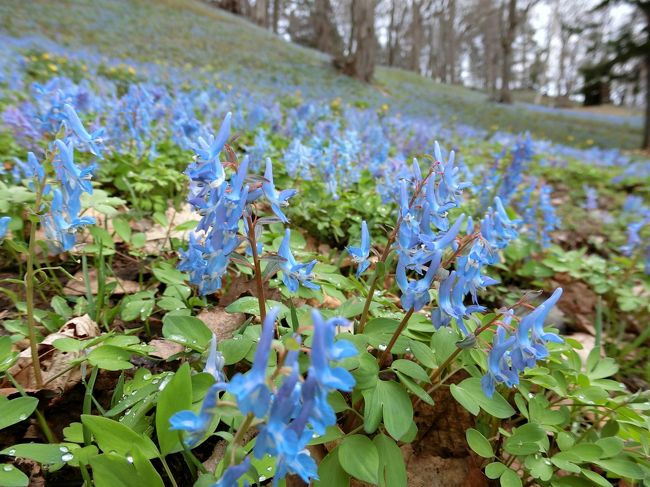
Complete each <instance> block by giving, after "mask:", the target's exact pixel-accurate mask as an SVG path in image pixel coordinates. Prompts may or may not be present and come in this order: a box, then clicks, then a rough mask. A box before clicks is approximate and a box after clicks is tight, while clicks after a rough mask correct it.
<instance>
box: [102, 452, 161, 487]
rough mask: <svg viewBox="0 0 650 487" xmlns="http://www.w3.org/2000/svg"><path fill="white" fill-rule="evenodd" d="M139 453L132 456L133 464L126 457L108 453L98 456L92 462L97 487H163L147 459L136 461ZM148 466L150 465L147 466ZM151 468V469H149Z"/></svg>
mask: <svg viewBox="0 0 650 487" xmlns="http://www.w3.org/2000/svg"><path fill="white" fill-rule="evenodd" d="M136 456H138V454H137V453H135V454H134V456H132V458H133V463H131V462H129V460H127V458H126V457H125V456H122V455H119V454H115V453H106V454H103V455H97V456H96V457H94V458H92V459H91V460H90V466H91V467H92V469H93V480H94V484H95V487H115V486H116V485H119V486H121V487H163V486H164V484H163V481H162V479H161V478H160V475H158V473H157V472H156V470H155V469H154V468H153V465H151V462H150V461H149V460H147V459H138V460H136ZM147 464H148V465H147ZM149 467H150V468H149Z"/></svg>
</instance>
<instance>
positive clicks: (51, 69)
mask: <svg viewBox="0 0 650 487" xmlns="http://www.w3.org/2000/svg"><path fill="white" fill-rule="evenodd" d="M47 67H48V68H50V71H54V72H55V73H56V72H57V71H58V70H59V68H58V67H57V66H56V64H52V63H50V64H48V65H47Z"/></svg>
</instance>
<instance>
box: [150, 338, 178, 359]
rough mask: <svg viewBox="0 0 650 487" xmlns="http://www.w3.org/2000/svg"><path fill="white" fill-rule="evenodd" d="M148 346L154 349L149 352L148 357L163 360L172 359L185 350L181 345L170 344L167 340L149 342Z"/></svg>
mask: <svg viewBox="0 0 650 487" xmlns="http://www.w3.org/2000/svg"><path fill="white" fill-rule="evenodd" d="M149 345H150V346H152V347H153V348H154V350H153V351H152V352H150V353H149V355H151V356H153V357H158V358H161V359H163V360H167V359H168V358H169V357H172V356H174V355H176V354H177V353H181V352H182V351H183V350H185V347H183V345H180V344H178V343H174V342H170V341H169V340H151V341H150V342H149Z"/></svg>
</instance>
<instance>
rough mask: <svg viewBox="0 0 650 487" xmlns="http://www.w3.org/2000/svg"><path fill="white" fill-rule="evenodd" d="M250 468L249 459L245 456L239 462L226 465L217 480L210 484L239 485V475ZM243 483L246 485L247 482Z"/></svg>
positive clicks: (226, 486) (220, 486)
mask: <svg viewBox="0 0 650 487" xmlns="http://www.w3.org/2000/svg"><path fill="white" fill-rule="evenodd" d="M250 468H251V459H250V458H249V457H246V458H244V460H243V461H242V462H241V463H239V464H237V465H232V466H230V467H228V468H227V469H226V470H225V471H224V472H223V475H222V476H221V478H220V479H219V481H218V482H217V483H216V484H212V487H237V486H238V485H239V484H238V480H239V479H240V477H241V476H242V475H244V474H245V473H246V472H247V471H248V469H250ZM244 485H248V482H244Z"/></svg>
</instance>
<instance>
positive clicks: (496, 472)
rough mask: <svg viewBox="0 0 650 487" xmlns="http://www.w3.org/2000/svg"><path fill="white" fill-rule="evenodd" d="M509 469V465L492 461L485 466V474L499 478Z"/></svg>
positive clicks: (488, 476)
mask: <svg viewBox="0 0 650 487" xmlns="http://www.w3.org/2000/svg"><path fill="white" fill-rule="evenodd" d="M507 469H508V467H506V466H505V465H504V464H503V463H501V462H492V463H490V464H489V465H488V466H487V467H485V476H486V477H487V478H489V479H498V478H499V477H501V474H502V473H503V472H505V471H506V470H507Z"/></svg>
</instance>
